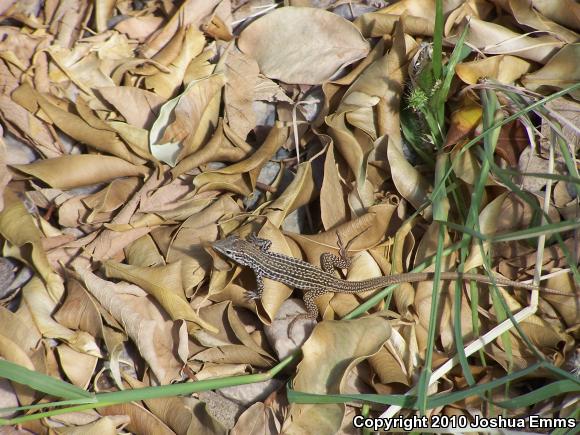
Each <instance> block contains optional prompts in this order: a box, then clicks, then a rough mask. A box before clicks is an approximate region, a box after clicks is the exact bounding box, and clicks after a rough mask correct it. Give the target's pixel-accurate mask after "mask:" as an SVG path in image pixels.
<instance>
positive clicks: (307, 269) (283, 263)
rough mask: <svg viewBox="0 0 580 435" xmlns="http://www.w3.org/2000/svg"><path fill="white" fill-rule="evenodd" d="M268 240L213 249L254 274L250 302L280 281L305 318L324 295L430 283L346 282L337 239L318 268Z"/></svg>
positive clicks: (224, 243) (424, 275) (497, 280)
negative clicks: (296, 295) (296, 297)
mask: <svg viewBox="0 0 580 435" xmlns="http://www.w3.org/2000/svg"><path fill="white" fill-rule="evenodd" d="M271 245H272V241H271V240H267V239H261V238H258V237H257V236H256V234H255V233H252V234H250V236H249V237H248V239H247V240H244V239H242V238H240V237H238V236H228V237H227V238H225V239H222V240H218V241H216V242H214V243H213V244H212V247H213V248H214V249H215V250H216V251H218V252H219V253H221V254H223V255H224V256H226V257H227V258H229V259H231V260H234V261H235V262H236V263H238V264H240V265H242V266H247V267H249V268H251V269H252V270H253V271H254V274H255V275H256V291H255V292H252V291H248V295H249V296H250V298H251V299H259V298H261V297H262V293H263V291H264V281H263V278H269V279H271V280H274V281H278V282H281V283H283V284H285V285H287V286H289V287H293V288H297V289H301V290H304V291H305V293H304V296H303V299H304V305H305V306H306V315H305V316H304V317H307V318H310V319H316V318H317V317H318V307H317V306H316V304H315V303H314V300H315V299H316V298H317V297H319V296H322V295H323V294H325V293H328V292H333V293H360V292H364V291H368V290H376V289H379V288H384V287H388V286H390V285H393V284H401V283H412V282H420V281H429V280H433V279H434V276H435V274H434V273H433V272H409V273H400V274H396V275H387V276H380V277H376V278H370V279H366V280H363V281H348V280H345V279H342V278H339V277H338V276H336V275H335V274H334V269H335V268H341V269H345V268H348V267H350V262H351V261H350V258H348V257H347V256H346V250H345V249H344V247H343V246H342V242H341V241H340V238H339V239H338V246H339V253H340V256H337V255H334V254H331V253H324V254H322V255H321V257H320V264H321V267H317V266H315V265H313V264H310V263H308V262H306V261H303V260H301V259H298V258H294V257H290V256H288V255H284V254H280V253H278V252H272V251H270V247H271ZM439 278H440V279H441V280H447V281H449V280H457V279H462V280H465V281H471V280H473V281H476V282H480V283H485V284H495V285H499V286H509V287H516V288H521V289H526V290H542V291H544V292H547V293H551V294H558V295H564V296H574V294H573V293H569V292H564V291H558V290H554V289H549V288H546V287H538V286H535V285H533V284H524V283H521V282H517V281H512V280H510V279H507V278H503V277H494V278H493V279H491V278H490V277H488V276H486V275H479V274H473V273H458V272H441V273H440V274H439Z"/></svg>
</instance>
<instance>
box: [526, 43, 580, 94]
mask: <svg viewBox="0 0 580 435" xmlns="http://www.w3.org/2000/svg"><path fill="white" fill-rule="evenodd" d="M579 61H580V43H576V44H569V45H566V46H565V47H562V49H561V50H560V51H558V52H557V53H556V54H555V55H554V56H553V57H552V58H550V60H549V61H548V63H546V65H544V67H542V68H540V69H539V70H538V71H535V72H533V73H531V74H527V75H526V76H525V77H523V78H522V83H523V84H524V85H525V86H526V88H528V89H531V90H532V91H536V90H540V91H550V90H552V89H563V88H566V87H568V86H572V85H574V84H577V83H578V82H579V81H580V66H578V65H579V64H580V62H579ZM571 94H572V95H573V96H574V98H576V100H580V91H578V89H576V90H574V91H572V93H571Z"/></svg>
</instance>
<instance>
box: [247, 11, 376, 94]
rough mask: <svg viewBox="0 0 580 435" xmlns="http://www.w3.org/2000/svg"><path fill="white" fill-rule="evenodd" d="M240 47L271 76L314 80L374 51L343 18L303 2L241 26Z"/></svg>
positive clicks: (305, 81) (288, 80)
mask: <svg viewBox="0 0 580 435" xmlns="http://www.w3.org/2000/svg"><path fill="white" fill-rule="evenodd" d="M288 41H292V44H288ZM238 47H239V48H240V50H241V51H242V52H244V53H246V54H247V55H249V56H252V57H253V58H254V59H256V61H257V62H258V65H260V71H261V72H262V73H263V74H264V75H265V76H266V77H269V78H272V79H278V80H282V81H283V82H286V83H301V84H313V85H314V84H320V83H322V82H324V81H326V80H329V79H330V78H331V77H332V76H333V75H334V74H336V73H337V72H338V71H340V69H341V68H344V67H346V66H347V65H350V64H351V63H353V62H355V61H357V60H358V59H360V58H362V57H364V56H365V55H366V54H367V53H368V52H369V46H368V43H367V42H366V41H365V40H364V38H363V37H362V36H361V35H360V33H359V32H358V30H357V29H356V27H354V26H353V25H352V24H351V23H350V22H348V21H346V20H345V19H344V18H341V17H339V16H338V15H335V14H332V13H330V12H327V11H325V10H323V9H312V8H299V7H285V8H280V9H277V10H275V11H273V12H271V13H269V14H268V15H266V16H264V17H262V18H260V19H258V20H256V21H254V22H253V23H252V24H250V25H249V26H248V27H247V28H245V29H244V30H243V31H242V33H241V35H240V37H239V39H238Z"/></svg>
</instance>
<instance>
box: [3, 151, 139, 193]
mask: <svg viewBox="0 0 580 435" xmlns="http://www.w3.org/2000/svg"><path fill="white" fill-rule="evenodd" d="M12 166H13V167H14V168H16V169H18V170H19V171H22V172H24V173H26V174H29V175H32V176H33V177H36V178H39V179H40V180H42V181H44V182H45V183H46V184H48V185H49V186H52V187H55V188H57V189H73V188H75V187H81V186H90V185H92V184H97V183H102V182H104V181H109V180H113V179H115V178H119V177H129V176H139V175H140V176H143V175H147V174H148V173H149V170H148V169H147V168H146V167H144V166H136V165H133V164H131V163H128V162H126V161H124V160H122V159H119V158H117V157H112V156H101V155H96V154H79V155H67V156H62V157H57V158H55V159H46V160H40V161H37V162H35V163H31V164H29V165H12Z"/></svg>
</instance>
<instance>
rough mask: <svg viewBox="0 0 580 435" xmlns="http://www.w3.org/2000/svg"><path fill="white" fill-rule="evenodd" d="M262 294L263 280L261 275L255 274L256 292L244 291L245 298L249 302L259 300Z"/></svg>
mask: <svg viewBox="0 0 580 435" xmlns="http://www.w3.org/2000/svg"><path fill="white" fill-rule="evenodd" d="M263 293H264V279H263V278H262V275H260V274H258V273H256V290H255V291H252V290H246V297H247V298H248V299H250V300H256V299H260V298H261V297H262V294H263Z"/></svg>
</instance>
